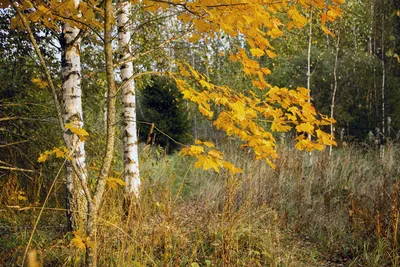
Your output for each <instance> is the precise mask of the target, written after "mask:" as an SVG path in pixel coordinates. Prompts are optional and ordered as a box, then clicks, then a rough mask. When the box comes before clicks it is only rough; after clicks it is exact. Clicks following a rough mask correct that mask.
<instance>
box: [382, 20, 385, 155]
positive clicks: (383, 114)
mask: <svg viewBox="0 0 400 267" xmlns="http://www.w3.org/2000/svg"><path fill="white" fill-rule="evenodd" d="M384 22H385V13H384V12H382V40H381V46H382V49H381V50H382V51H381V53H382V55H381V62H382V136H383V142H382V144H381V153H382V158H383V157H384V156H385V143H384V141H385V138H386V136H385V81H386V66H385V41H384V39H385V28H384V26H385V25H384V24H385V23H384Z"/></svg>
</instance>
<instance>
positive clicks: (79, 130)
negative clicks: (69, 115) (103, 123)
mask: <svg viewBox="0 0 400 267" xmlns="http://www.w3.org/2000/svg"><path fill="white" fill-rule="evenodd" d="M64 127H65V129H68V130H69V131H71V133H73V134H76V135H77V136H78V138H79V140H81V141H85V140H87V139H88V137H89V133H88V132H87V131H86V130H85V129H83V128H79V127H76V126H75V125H73V124H72V123H66V124H65V126H64Z"/></svg>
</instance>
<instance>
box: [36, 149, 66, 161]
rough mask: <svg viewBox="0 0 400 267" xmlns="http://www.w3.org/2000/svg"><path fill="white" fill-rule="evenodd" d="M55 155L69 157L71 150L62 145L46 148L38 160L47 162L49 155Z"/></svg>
mask: <svg viewBox="0 0 400 267" xmlns="http://www.w3.org/2000/svg"><path fill="white" fill-rule="evenodd" d="M53 155H55V156H56V158H68V155H69V150H68V148H66V147H65V146H62V147H54V148H53V149H52V150H46V151H45V152H43V153H41V154H40V156H39V158H38V162H45V161H46V160H48V159H49V157H51V156H53Z"/></svg>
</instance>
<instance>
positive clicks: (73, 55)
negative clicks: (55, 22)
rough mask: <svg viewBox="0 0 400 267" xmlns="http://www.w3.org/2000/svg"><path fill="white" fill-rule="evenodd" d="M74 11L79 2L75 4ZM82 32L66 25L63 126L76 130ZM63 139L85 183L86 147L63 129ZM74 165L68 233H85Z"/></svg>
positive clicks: (70, 173) (69, 168) (69, 173)
mask: <svg viewBox="0 0 400 267" xmlns="http://www.w3.org/2000/svg"><path fill="white" fill-rule="evenodd" d="M74 5H75V8H78V6H79V0H75V1H74ZM79 32H80V30H79V29H78V28H76V27H73V26H71V25H69V23H65V24H64V25H63V30H62V36H61V45H62V59H61V66H62V95H63V109H64V112H63V122H64V124H67V123H69V124H73V125H74V127H76V128H82V127H83V113H82V90H81V59H80V50H79V49H80V42H81V38H80V36H79ZM64 139H65V140H66V142H67V143H69V144H70V145H71V147H75V146H76V147H77V149H76V151H75V153H74V154H73V158H74V160H75V162H76V165H77V166H78V171H79V172H80V176H81V177H82V178H83V179H84V180H86V163H85V161H86V155H85V143H84V141H81V140H79V138H78V137H77V136H76V135H74V134H73V133H71V132H70V131H69V130H68V129H64ZM80 184H81V183H80V182H79V180H78V178H77V176H76V174H75V172H74V168H73V167H72V162H71V161H67V163H66V191H67V199H66V205H67V210H68V211H67V217H68V226H69V230H77V229H82V227H83V225H84V220H85V219H84V218H85V217H86V216H85V213H86V209H85V207H86V206H87V203H86V198H85V193H84V191H83V189H82V187H81V185H80Z"/></svg>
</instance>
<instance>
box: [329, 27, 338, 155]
mask: <svg viewBox="0 0 400 267" xmlns="http://www.w3.org/2000/svg"><path fill="white" fill-rule="evenodd" d="M339 45H340V30H339V33H338V37H337V42H336V54H335V65H334V66H333V80H334V84H333V92H332V103H331V118H333V113H334V110H335V99H336V91H337V88H338V80H337V66H338V57H339V50H340V48H339ZM333 134H334V133H333V123H331V135H332V136H333ZM329 156H332V146H330V147H329Z"/></svg>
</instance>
